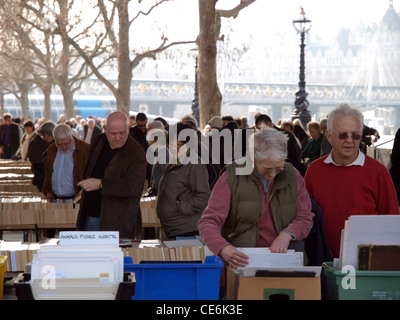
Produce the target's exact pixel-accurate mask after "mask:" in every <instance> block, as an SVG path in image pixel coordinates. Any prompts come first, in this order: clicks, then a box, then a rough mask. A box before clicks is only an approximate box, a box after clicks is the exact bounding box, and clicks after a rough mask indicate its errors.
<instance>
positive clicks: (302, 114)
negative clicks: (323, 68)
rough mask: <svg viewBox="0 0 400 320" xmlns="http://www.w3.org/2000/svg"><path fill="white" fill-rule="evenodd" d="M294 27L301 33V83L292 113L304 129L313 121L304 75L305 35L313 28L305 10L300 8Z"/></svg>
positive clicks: (294, 20) (293, 117) (293, 118)
mask: <svg viewBox="0 0 400 320" xmlns="http://www.w3.org/2000/svg"><path fill="white" fill-rule="evenodd" d="M293 26H294V28H295V29H296V31H297V33H300V39H301V44H300V77H299V78H300V81H299V91H297V92H296V100H295V101H294V105H295V109H294V110H293V112H292V120H295V119H300V121H301V123H302V124H303V127H304V128H307V123H309V122H310V121H311V112H310V110H308V106H309V104H310V103H309V102H308V100H307V96H308V93H307V92H306V81H305V78H306V77H305V74H304V69H305V66H304V47H305V46H306V45H305V44H304V40H305V35H306V33H307V32H308V30H310V28H311V20H310V19H308V18H307V17H306V14H305V12H304V8H303V7H300V14H299V15H298V16H296V17H295V18H294V19H293Z"/></svg>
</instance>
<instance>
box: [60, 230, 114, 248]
mask: <svg viewBox="0 0 400 320" xmlns="http://www.w3.org/2000/svg"><path fill="white" fill-rule="evenodd" d="M59 239H60V241H59V245H60V246H63V245H64V246H65V245H68V246H71V245H72V246H79V245H113V246H116V247H118V246H119V232H118V231H60V234H59Z"/></svg>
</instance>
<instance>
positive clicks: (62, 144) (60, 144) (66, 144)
mask: <svg viewBox="0 0 400 320" xmlns="http://www.w3.org/2000/svg"><path fill="white" fill-rule="evenodd" d="M71 142H72V139H69V141H67V142H61V141H60V142H57V141H56V145H57V147H60V148H62V147H68V146H69V145H70V144H71Z"/></svg>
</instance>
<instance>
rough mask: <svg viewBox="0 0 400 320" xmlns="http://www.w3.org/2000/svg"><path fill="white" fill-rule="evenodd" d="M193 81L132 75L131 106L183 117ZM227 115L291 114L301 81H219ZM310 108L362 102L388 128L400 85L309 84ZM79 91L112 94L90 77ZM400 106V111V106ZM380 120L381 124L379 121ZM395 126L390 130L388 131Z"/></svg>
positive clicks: (395, 116) (398, 120) (394, 124)
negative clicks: (251, 110) (252, 112)
mask: <svg viewBox="0 0 400 320" xmlns="http://www.w3.org/2000/svg"><path fill="white" fill-rule="evenodd" d="M194 86H195V84H194V82H190V81H174V80H170V81H168V80H133V81H132V86H131V101H132V105H131V109H132V110H136V111H144V112H147V113H150V114H161V115H163V116H166V117H171V118H174V117H175V118H179V117H181V115H182V113H183V114H186V113H188V112H190V110H191V109H190V107H191V103H192V100H193V98H194V91H195V90H194V89H195V88H194ZM219 86H220V91H221V93H222V96H223V98H222V115H233V116H239V115H247V114H248V108H249V106H259V107H261V110H264V111H265V112H267V113H268V114H269V115H270V116H271V117H272V119H273V120H274V121H276V120H278V119H280V118H290V116H291V112H292V111H293V109H294V100H295V93H296V92H297V91H298V85H297V84H271V83H238V82H224V83H220V84H219ZM306 91H307V92H308V101H309V102H310V106H309V109H310V111H311V114H313V115H315V119H316V120H319V119H322V118H324V117H325V116H326V115H327V114H328V113H329V111H330V110H331V109H332V108H333V107H334V106H336V105H337V104H339V103H343V102H346V103H349V104H350V105H353V106H357V107H358V108H360V110H361V111H362V112H364V116H366V118H370V119H371V121H372V122H374V121H375V122H376V121H378V120H379V121H380V122H381V124H379V126H382V127H387V128H385V129H384V130H385V131H388V132H387V134H394V133H393V132H392V131H393V130H395V128H398V127H400V99H399V98H400V88H399V87H372V88H367V87H362V86H353V87H349V86H344V85H333V84H307V85H306ZM79 94H90V95H110V92H109V91H108V89H107V88H106V87H105V86H104V85H103V84H102V83H101V82H100V81H98V80H89V81H86V83H85V85H84V86H83V88H82V89H81V90H80V92H79ZM398 110H399V111H398ZM376 125H378V124H376ZM389 131H391V132H389Z"/></svg>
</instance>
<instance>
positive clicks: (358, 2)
mask: <svg viewBox="0 0 400 320" xmlns="http://www.w3.org/2000/svg"><path fill="white" fill-rule="evenodd" d="M238 1H239V0H219V1H218V3H217V8H227V7H229V6H231V5H232V3H234V4H236V3H238ZM300 6H303V7H304V11H305V13H306V15H307V17H308V18H309V19H310V20H311V21H312V28H311V29H310V31H309V33H314V34H317V35H318V36H319V37H321V38H325V37H327V38H333V37H335V36H336V35H337V33H338V31H339V30H340V28H341V27H343V28H354V27H356V26H357V25H358V23H359V22H360V20H362V21H363V22H364V24H365V25H368V24H370V23H373V22H380V20H381V19H382V17H383V16H384V14H385V12H386V10H387V9H388V7H389V0H301V1H300V0H282V1H280V0H257V1H256V2H255V3H253V4H251V5H250V6H249V7H247V8H246V9H244V10H242V12H241V13H240V15H239V17H238V18H237V19H236V22H234V24H235V27H236V24H238V25H241V26H242V23H246V24H245V25H244V26H242V27H241V28H240V29H242V28H243V29H245V30H246V32H252V33H256V34H259V33H263V32H264V33H270V32H272V33H273V34H275V33H276V32H277V31H285V30H286V31H288V32H291V31H293V32H296V31H295V30H294V28H293V25H292V20H293V18H294V17H295V16H296V15H298V14H299V13H300ZM393 7H394V9H395V10H396V12H400V0H393ZM235 32H237V31H236V28H235Z"/></svg>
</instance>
